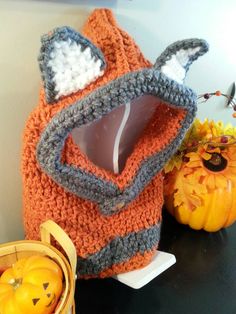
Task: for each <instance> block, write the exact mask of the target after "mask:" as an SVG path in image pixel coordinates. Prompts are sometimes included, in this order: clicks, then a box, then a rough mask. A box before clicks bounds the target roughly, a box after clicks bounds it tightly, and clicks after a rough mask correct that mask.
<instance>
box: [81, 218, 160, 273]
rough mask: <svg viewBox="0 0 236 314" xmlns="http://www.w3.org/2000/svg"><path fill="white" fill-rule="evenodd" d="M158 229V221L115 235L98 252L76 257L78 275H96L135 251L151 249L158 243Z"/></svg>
mask: <svg viewBox="0 0 236 314" xmlns="http://www.w3.org/2000/svg"><path fill="white" fill-rule="evenodd" d="M160 231H161V224H160V223H158V224H157V225H155V226H153V227H151V228H149V229H144V230H142V231H139V232H137V233H136V232H132V233H130V234H128V235H127V236H125V237H116V238H115V239H114V240H112V241H111V242H110V243H109V244H108V245H106V246H105V247H104V248H102V249H101V250H100V251H99V252H97V253H95V254H92V255H90V256H88V257H87V258H85V259H84V258H81V257H78V259H77V273H78V276H83V275H98V274H99V273H101V272H102V271H104V270H106V269H108V268H110V267H111V266H113V265H115V264H119V263H122V262H125V261H128V260H129V259H130V258H132V257H133V256H134V255H136V254H137V253H141V254H143V253H145V252H148V251H150V250H152V249H153V248H154V247H156V246H157V245H158V243H159V239H160Z"/></svg>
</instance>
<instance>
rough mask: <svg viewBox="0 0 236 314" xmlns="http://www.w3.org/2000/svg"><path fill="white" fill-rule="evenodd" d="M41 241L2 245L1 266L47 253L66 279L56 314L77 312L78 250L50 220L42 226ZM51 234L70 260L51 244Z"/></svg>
mask: <svg viewBox="0 0 236 314" xmlns="http://www.w3.org/2000/svg"><path fill="white" fill-rule="evenodd" d="M40 233H41V242H40V241H28V240H25V241H16V242H9V243H5V244H2V245H0V266H1V268H7V267H10V266H11V265H12V264H13V263H15V262H16V261H17V260H19V259H21V258H24V257H29V256H31V255H35V254H37V255H47V256H49V257H51V258H52V259H54V260H55V261H56V262H57V263H58V265H60V267H61V269H62V271H63V274H64V279H65V288H64V292H63V294H62V297H61V300H60V302H59V305H58V306H57V308H56V310H55V314H69V313H73V314H75V305H74V290H75V278H76V275H75V272H76V260H77V258H76V250H75V247H74V245H73V243H72V241H71V240H70V238H69V237H68V235H67V234H66V233H65V232H64V231H63V230H62V229H61V228H60V227H59V226H58V225H57V224H56V223H55V222H53V221H51V220H48V221H46V222H44V223H43V224H42V225H41V226H40ZM51 235H52V236H53V237H54V238H55V240H56V241H57V242H58V243H59V244H60V245H61V247H62V248H63V250H64V251H65V252H66V254H67V257H68V259H69V262H70V263H69V262H68V260H67V259H66V258H65V256H64V255H63V254H62V253H61V252H59V251H58V250H57V249H56V248H54V247H53V246H52V245H50V242H51V240H50V238H51Z"/></svg>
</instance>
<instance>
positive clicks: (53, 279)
mask: <svg viewBox="0 0 236 314" xmlns="http://www.w3.org/2000/svg"><path fill="white" fill-rule="evenodd" d="M62 280H63V275H62V271H61V269H60V267H59V266H58V265H57V264H56V263H55V262H54V261H53V260H51V259H50V258H48V257H44V256H31V257H29V258H24V259H20V260H19V261H17V262H16V263H15V264H14V265H13V266H12V267H11V268H9V269H7V270H6V271H5V272H4V273H3V274H2V276H1V278H0V313H1V314H13V313H14V314H26V313H30V314H34V313H37V314H50V313H52V312H53V310H54V309H55V307H56V305H57V302H58V299H59V297H60V295H61V292H62Z"/></svg>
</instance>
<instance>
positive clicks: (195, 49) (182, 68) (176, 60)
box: [154, 38, 208, 84]
mask: <svg viewBox="0 0 236 314" xmlns="http://www.w3.org/2000/svg"><path fill="white" fill-rule="evenodd" d="M207 51H208V44H207V42H206V41H205V40H202V39H196V38H193V39H186V40H182V41H177V42H175V43H173V44H172V45H170V46H168V47H167V48H166V50H165V51H164V52H163V53H162V54H161V55H160V57H159V58H158V59H157V60H156V63H155V65H154V67H155V68H156V69H158V70H160V71H161V72H162V73H164V74H165V75H166V76H168V77H169V78H171V79H173V80H175V81H177V82H178V83H181V84H182V83H183V82H184V79H185V76H186V73H187V71H188V69H189V67H190V65H191V64H192V63H193V61H195V60H196V59H197V58H198V57H200V56H202V55H203V54H205V53H206V52H207Z"/></svg>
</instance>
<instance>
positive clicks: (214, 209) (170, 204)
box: [164, 145, 236, 232]
mask: <svg viewBox="0 0 236 314" xmlns="http://www.w3.org/2000/svg"><path fill="white" fill-rule="evenodd" d="M185 157H186V158H183V162H182V164H181V167H180V169H176V168H175V169H173V170H172V171H171V172H169V173H167V175H166V178H165V185H164V194H165V206H166V208H167V210H168V211H169V212H170V213H171V214H172V215H173V216H174V217H175V218H176V220H177V221H178V222H180V223H182V224H187V225H189V226H190V227H191V228H193V229H196V230H199V229H204V230H206V231H210V232H213V231H218V230H219V229H221V228H225V227H228V226H230V225H231V224H233V223H234V222H235V221H236V145H231V146H228V147H227V146H225V147H223V148H222V149H221V150H220V149H219V148H213V149H212V151H211V152H209V151H208V152H206V151H204V150H203V149H202V148H201V147H200V148H199V149H198V151H195V152H190V153H188V154H186V156H185Z"/></svg>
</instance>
